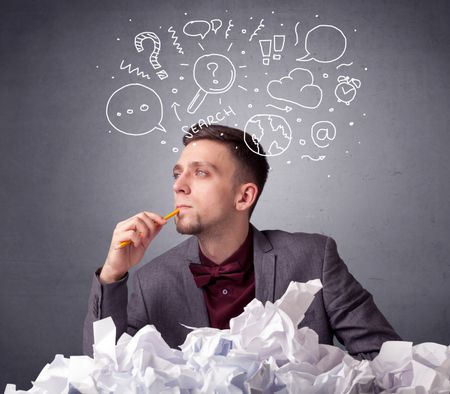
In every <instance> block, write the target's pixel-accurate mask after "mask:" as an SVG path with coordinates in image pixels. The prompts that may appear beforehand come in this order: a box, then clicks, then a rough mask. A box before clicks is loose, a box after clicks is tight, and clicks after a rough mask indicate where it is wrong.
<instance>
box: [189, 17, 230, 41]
mask: <svg viewBox="0 0 450 394" xmlns="http://www.w3.org/2000/svg"><path fill="white" fill-rule="evenodd" d="M221 27H222V20H221V19H211V21H206V20H203V19H202V20H195V21H189V22H187V23H186V24H185V25H184V27H183V33H184V34H186V35H187V36H189V37H200V38H201V39H202V40H204V39H205V37H206V36H207V35H208V33H209V32H210V31H213V32H214V34H217V31H218V30H219V29H220V28H221Z"/></svg>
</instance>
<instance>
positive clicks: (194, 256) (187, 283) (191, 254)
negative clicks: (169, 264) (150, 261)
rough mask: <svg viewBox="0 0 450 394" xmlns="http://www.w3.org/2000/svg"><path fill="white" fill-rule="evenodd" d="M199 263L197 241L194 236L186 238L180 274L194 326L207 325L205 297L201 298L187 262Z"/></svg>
mask: <svg viewBox="0 0 450 394" xmlns="http://www.w3.org/2000/svg"><path fill="white" fill-rule="evenodd" d="M190 263H195V264H200V257H199V256H198V241H197V238H196V237H195V236H193V237H190V238H189V239H188V245H187V251H186V260H185V264H183V265H182V276H183V285H184V291H185V296H186V300H187V303H186V304H187V305H188V307H189V310H190V313H191V316H192V321H193V322H194V324H195V326H196V327H208V326H209V317H208V311H207V310H206V304H205V299H204V298H203V291H202V289H200V288H198V287H197V285H196V284H195V281H194V277H193V276H192V273H191V270H190V269H189V264H190Z"/></svg>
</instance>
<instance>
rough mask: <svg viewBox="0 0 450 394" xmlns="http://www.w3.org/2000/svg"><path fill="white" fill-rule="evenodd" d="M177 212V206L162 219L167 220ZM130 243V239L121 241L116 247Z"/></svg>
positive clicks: (119, 247)
mask: <svg viewBox="0 0 450 394" xmlns="http://www.w3.org/2000/svg"><path fill="white" fill-rule="evenodd" d="M178 212H180V209H179V208H177V209H175V210H174V211H172V212H170V213H168V214H167V215H166V216H164V220H169V219H170V218H171V217H173V216H175V215H177V214H178ZM129 244H131V241H122V242H121V243H120V244H119V246H118V247H117V249H121V248H123V247H125V246H127V245H129Z"/></svg>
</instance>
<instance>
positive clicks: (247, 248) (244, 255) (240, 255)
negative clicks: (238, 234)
mask: <svg viewBox="0 0 450 394" xmlns="http://www.w3.org/2000/svg"><path fill="white" fill-rule="evenodd" d="M252 253H253V231H252V226H248V233H247V237H246V238H245V241H244V242H243V243H242V245H241V246H239V248H238V249H237V250H236V251H235V252H234V253H233V254H232V255H231V256H230V257H228V258H227V259H226V260H225V261H224V262H223V263H222V264H220V265H224V264H227V263H232V262H236V261H237V262H238V263H239V265H240V266H241V268H242V269H244V268H246V267H247V265H248V264H249V262H252V261H253V260H252V259H251V258H250V257H251V255H252ZM198 255H199V257H200V262H201V263H202V264H203V265H207V266H212V267H216V266H217V264H216V263H215V262H214V261H212V260H210V259H209V258H208V257H206V256H205V255H204V254H203V252H202V250H201V248H200V245H199V246H198Z"/></svg>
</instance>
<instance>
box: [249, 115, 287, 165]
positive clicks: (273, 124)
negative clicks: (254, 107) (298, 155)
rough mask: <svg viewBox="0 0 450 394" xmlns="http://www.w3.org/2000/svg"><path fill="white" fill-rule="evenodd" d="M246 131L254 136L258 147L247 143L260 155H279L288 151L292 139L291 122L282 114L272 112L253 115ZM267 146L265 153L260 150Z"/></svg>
mask: <svg viewBox="0 0 450 394" xmlns="http://www.w3.org/2000/svg"><path fill="white" fill-rule="evenodd" d="M244 131H245V132H246V133H248V134H250V135H251V136H252V139H253V142H254V143H255V144H256V148H255V147H253V146H249V145H248V143H247V141H245V140H244V141H245V144H246V145H247V147H248V148H249V149H250V150H251V151H252V152H254V153H256V154H258V155H260V156H278V155H281V154H282V153H284V152H285V151H286V149H287V148H288V147H289V144H290V143H291V140H292V131H291V127H290V126H289V123H288V122H286V119H284V118H283V117H282V116H278V115H270V114H256V115H253V116H252V117H251V118H250V119H249V120H248V121H247V123H246V125H245V128H244ZM261 146H262V147H263V149H264V147H266V152H265V154H264V153H262V151H261V150H260V148H261Z"/></svg>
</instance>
